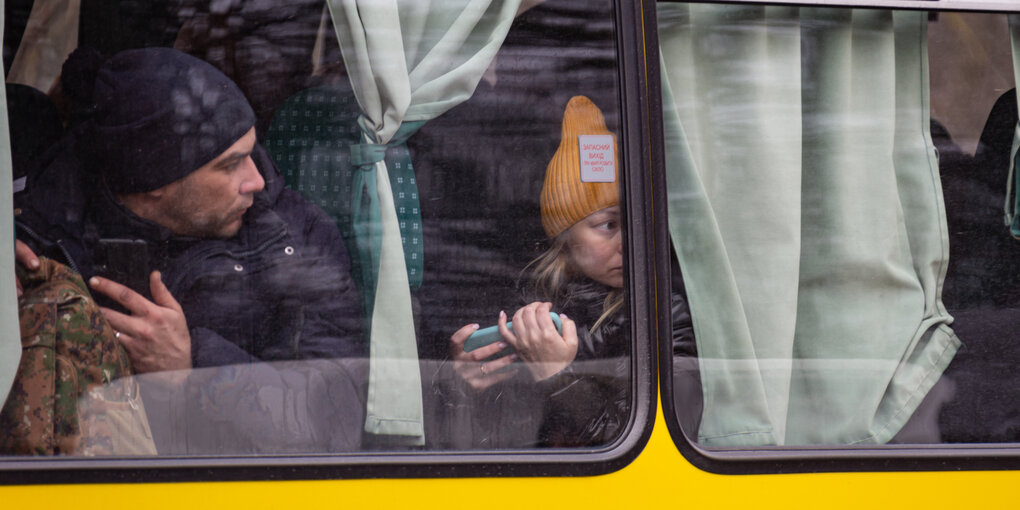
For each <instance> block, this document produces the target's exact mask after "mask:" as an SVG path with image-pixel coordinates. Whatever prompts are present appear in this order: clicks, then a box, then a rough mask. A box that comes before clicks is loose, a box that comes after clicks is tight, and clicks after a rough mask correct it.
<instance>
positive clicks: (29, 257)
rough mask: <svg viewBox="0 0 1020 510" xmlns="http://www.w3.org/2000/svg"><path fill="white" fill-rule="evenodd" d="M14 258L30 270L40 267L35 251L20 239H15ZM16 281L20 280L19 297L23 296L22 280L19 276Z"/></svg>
mask: <svg viewBox="0 0 1020 510" xmlns="http://www.w3.org/2000/svg"><path fill="white" fill-rule="evenodd" d="M14 260H16V261H17V262H18V264H21V265H23V266H25V268H27V269H28V270H29V271H35V270H37V269H39V257H36V256H35V252H33V251H32V248H29V247H28V245H27V244H25V243H23V242H21V240H19V239H15V240H14ZM14 281H16V282H18V297H21V293H22V289H21V280H18V279H17V278H15V279H14Z"/></svg>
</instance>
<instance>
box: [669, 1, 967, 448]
mask: <svg viewBox="0 0 1020 510" xmlns="http://www.w3.org/2000/svg"><path fill="white" fill-rule="evenodd" d="M658 16H659V26H658V29H659V37H660V48H661V59H662V68H663V80H664V83H663V89H664V90H663V95H664V98H663V99H664V116H665V125H664V129H665V137H666V150H667V153H666V161H667V185H668V193H669V196H668V198H669V200H668V205H669V223H670V225H669V227H670V232H671V235H672V238H673V242H674V244H675V247H676V249H677V253H678V257H679V262H680V266H681V268H682V270H683V273H684V278H685V281H686V283H687V290H688V293H689V298H690V304H691V310H692V316H693V319H694V328H695V335H696V337H697V343H698V352H699V358H700V359H699V364H700V369H701V376H702V379H703V381H702V382H703V394H704V395H703V396H704V411H703V415H702V422H701V426H700V429H699V430H698V431H697V437H698V441H699V442H701V443H702V444H705V445H709V446H754V445H808V444H869V443H883V442H886V441H888V440H889V439H890V438H892V437H893V436H894V435H895V434H896V432H897V431H899V429H900V428H901V427H902V426H903V424H904V423H905V422H906V421H907V419H909V418H910V416H911V414H912V413H913V411H914V409H915V408H916V407H917V405H918V404H919V403H920V402H921V400H922V399H923V398H924V396H925V395H926V393H927V392H928V390H929V389H930V388H931V386H932V385H933V384H934V382H935V381H936V380H937V379H938V378H939V376H940V375H941V374H942V372H943V370H944V369H945V367H946V366H947V365H948V363H949V362H950V361H951V360H952V358H953V356H954V354H955V352H956V350H957V348H958V346H959V345H960V343H959V340H957V338H956V336H955V335H954V334H953V331H952V330H951V329H950V328H949V326H948V325H949V323H950V322H951V321H952V319H951V317H950V316H949V315H948V314H947V313H946V311H945V309H944V307H943V306H942V303H941V298H940V294H941V288H942V282H943V279H944V277H945V272H946V265H947V258H948V236H947V232H946V220H945V212H944V207H943V202H942V191H941V187H940V182H939V175H938V162H937V159H936V154H935V150H934V148H933V146H932V143H931V137H930V134H929V132H928V125H929V111H928V64H927V49H926V44H927V43H926V26H927V18H926V13H923V12H892V11H878V10H849V9H828V8H798V7H766V6H727V5H688V4H660V6H659V12H658Z"/></svg>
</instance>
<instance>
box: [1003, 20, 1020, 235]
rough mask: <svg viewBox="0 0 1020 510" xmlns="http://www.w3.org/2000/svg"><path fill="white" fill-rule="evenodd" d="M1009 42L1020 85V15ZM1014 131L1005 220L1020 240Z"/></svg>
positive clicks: (1018, 135)
mask: <svg viewBox="0 0 1020 510" xmlns="http://www.w3.org/2000/svg"><path fill="white" fill-rule="evenodd" d="M1009 41H1010V44H1011V45H1012V47H1013V78H1014V83H1017V84H1020V14H1010V15H1009ZM1018 90H1020V88H1018ZM1018 97H1020V95H1018ZM1013 130H1014V132H1013V149H1012V151H1011V153H1010V160H1009V162H1010V163H1009V178H1008V179H1007V180H1006V205H1005V209H1006V218H1005V220H1006V225H1007V226H1008V227H1009V229H1010V232H1011V233H1012V234H1013V237H1016V238H1018V239H1020V216H1017V214H1016V211H1017V210H1018V209H1020V193H1017V192H1016V191H1017V190H1018V189H1020V186H1018V183H1017V181H1016V180H1017V179H1020V173H1018V172H1017V171H1016V155H1017V149H1018V148H1020V124H1018V125H1017V126H1015V127H1014V128H1013Z"/></svg>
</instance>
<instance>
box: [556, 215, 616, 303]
mask: <svg viewBox="0 0 1020 510" xmlns="http://www.w3.org/2000/svg"><path fill="white" fill-rule="evenodd" d="M567 236H568V237H567V247H568V249H569V254H570V262H571V264H572V266H573V269H575V270H577V271H579V272H581V273H582V274H584V275H585V276H587V277H588V278H591V279H592V280H595V281H597V282H599V283H601V284H603V285H607V286H609V287H613V288H616V289H619V288H622V287H623V240H622V239H621V238H620V207H619V206H613V207H607V208H605V209H602V210H601V211H597V212H594V213H592V214H590V215H589V216H588V217H586V218H585V219H583V220H581V221H579V222H577V223H575V224H574V226H572V227H570V228H569V229H567Z"/></svg>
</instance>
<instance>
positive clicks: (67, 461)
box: [0, 0, 665, 485]
mask: <svg viewBox="0 0 1020 510" xmlns="http://www.w3.org/2000/svg"><path fill="white" fill-rule="evenodd" d="M606 1H608V2H611V4H612V9H613V11H614V15H615V17H616V19H615V41H614V45H615V48H616V51H617V57H618V60H617V63H618V65H617V68H616V70H615V72H616V74H617V77H616V79H617V83H618V85H619V91H620V94H619V98H618V99H619V106H620V117H621V123H620V132H619V133H618V137H619V140H620V145H621V147H623V150H622V151H621V154H622V155H623V158H625V159H623V161H621V163H622V167H623V168H624V169H643V170H644V171H642V172H636V171H625V172H623V173H622V179H621V190H622V191H621V196H622V197H623V199H624V203H623V204H622V205H624V207H623V208H622V209H623V211H622V212H623V222H624V224H625V225H626V227H625V228H624V234H625V240H624V247H625V250H626V253H627V258H626V262H625V264H626V268H627V269H626V270H627V271H628V275H629V278H628V281H627V285H628V292H630V296H634V297H638V298H637V299H628V305H629V307H630V312H631V317H632V320H631V334H632V346H633V352H632V355H631V358H632V359H631V368H632V375H633V377H632V381H631V384H632V392H633V393H632V394H633V398H634V400H633V403H632V409H631V418H630V422H629V423H628V425H627V426H626V427H625V429H624V431H623V432H622V434H621V436H620V437H619V438H618V439H617V440H616V441H615V442H614V443H612V444H610V445H606V446H603V447H597V448H570V449H567V448H562V449H532V450H449V451H425V450H422V451H396V450H394V451H361V452H355V453H339V454H311V455H309V454H296V455H289V454H288V455H260V456H244V457H241V456H231V457H211V456H210V457H184V456H166V457H145V458H125V457H96V458H86V457H47V458H40V457H29V456H25V457H0V485H14V484H20V485H34V484H57V483H60V484H66V483H148V482H171V481H173V482H182V481H242V480H248V481H258V480H319V479H364V478H437V477H442V478H447V477H479V476H484V477H521V476H524V477H530V476H591V475H599V474H606V473H611V472H614V471H617V470H620V469H622V468H624V467H625V466H626V465H628V464H629V463H630V462H631V461H633V460H634V459H635V458H636V457H637V456H638V455H639V454H640V452H641V450H642V449H643V447H644V446H645V444H646V443H647V442H648V440H649V438H650V437H651V433H652V428H653V426H654V422H655V413H656V405H655V397H656V378H655V372H654V370H655V365H654V357H653V356H654V353H655V351H654V342H655V336H654V322H653V319H654V317H655V315H654V314H655V306H654V303H655V301H654V298H655V295H656V290H655V289H656V285H655V281H656V280H655V276H656V274H662V273H661V268H660V267H658V266H657V264H658V263H661V262H662V261H663V260H665V259H661V260H660V259H658V258H655V257H653V255H652V252H651V250H650V249H649V248H648V247H649V246H652V245H653V244H654V242H655V240H656V239H658V238H660V237H659V235H660V233H659V230H657V229H655V228H649V225H653V226H658V225H657V224H656V223H655V222H654V221H653V220H654V218H656V217H662V216H661V215H660V214H659V211H658V210H656V209H654V208H652V207H647V206H646V204H655V203H658V204H661V203H662V202H656V201H655V200H654V195H655V189H654V188H655V187H654V186H653V185H652V182H653V181H654V179H653V176H654V175H655V173H656V172H655V170H654V169H655V166H654V165H653V164H652V163H651V159H652V157H653V155H652V151H651V150H650V148H651V147H652V144H653V140H654V138H655V137H654V136H653V135H652V128H651V126H653V125H654V124H653V123H651V122H648V118H647V116H648V115H649V114H650V112H654V111H655V105H657V104H658V103H657V101H655V100H650V99H649V98H650V97H651V98H655V97H657V96H655V95H651V96H650V95H649V91H650V88H651V87H653V86H654V83H655V80H652V82H650V81H649V80H648V78H647V77H648V75H647V69H646V65H647V62H648V59H647V58H646V56H645V55H643V54H642V43H643V42H644V38H643V36H644V33H643V29H645V28H646V23H645V20H646V19H647V17H648V15H649V14H650V13H654V4H651V3H644V2H635V1H630V0H606ZM650 103H651V104H650ZM663 211H664V208H663ZM663 228H664V227H663Z"/></svg>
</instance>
